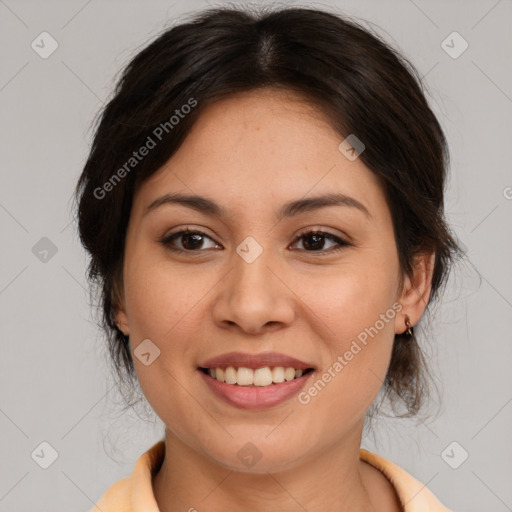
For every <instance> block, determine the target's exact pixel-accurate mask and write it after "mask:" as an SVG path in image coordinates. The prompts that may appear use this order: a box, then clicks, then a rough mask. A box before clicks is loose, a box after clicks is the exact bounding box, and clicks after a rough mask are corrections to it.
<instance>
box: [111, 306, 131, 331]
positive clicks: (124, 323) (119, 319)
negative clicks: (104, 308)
mask: <svg viewBox="0 0 512 512" xmlns="http://www.w3.org/2000/svg"><path fill="white" fill-rule="evenodd" d="M114 318H115V319H116V324H117V327H118V329H119V330H120V331H122V332H123V334H124V335H125V336H129V335H130V328H129V326H128V317H127V316H126V312H125V309H124V306H119V307H117V308H116V312H115V314H114Z"/></svg>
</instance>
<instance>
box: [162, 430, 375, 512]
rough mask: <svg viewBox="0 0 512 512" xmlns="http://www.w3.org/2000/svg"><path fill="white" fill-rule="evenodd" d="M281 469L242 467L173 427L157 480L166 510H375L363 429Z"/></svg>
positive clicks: (167, 440) (269, 511) (371, 511)
mask: <svg viewBox="0 0 512 512" xmlns="http://www.w3.org/2000/svg"><path fill="white" fill-rule="evenodd" d="M352 437H353V438H352V439H345V440H343V442H340V444H339V446H335V447H333V446H329V448H328V449H325V450H324V451H323V452H322V453H315V454H314V455H313V456H311V457H310V458H309V459H308V460H304V462H302V463H301V464H297V465H295V466H293V468H291V469H287V470H285V471H280V472H263V473H254V472H240V471H233V470H230V469H228V468H226V467H224V466H221V465H219V464H217V463H216V462H215V461H214V460H212V459H210V458H208V457H206V456H205V455H203V454H201V453H198V452H197V451H195V450H193V449H192V448H190V447H189V446H188V445H185V444H184V443H182V442H181V441H180V439H178V438H177V437H176V436H175V435H174V434H173V433H172V432H170V431H169V430H168V429H167V430H166V436H165V458H164V461H163V463H162V466H161V468H160V470H159V471H158V473H157V474H156V475H155V477H154V479H153V490H154V494H155V499H156V501H157V503H158V507H159V509H160V511H161V512H178V511H183V510H187V511H191V512H193V511H195V510H197V511H200V510H208V511H209V512H224V511H225V510H230V509H231V510H233V509H234V510H251V511H254V512H278V511H279V512H292V511H293V512H295V511H297V510H299V509H303V510H308V512H315V511H322V512H331V511H332V512H341V511H346V512H349V511H357V512H374V511H375V510H376V509H375V508H374V506H373V505H372V499H375V498H374V497H373V498H372V496H371V495H370V493H369V492H368V491H367V488H366V486H365V482H364V480H366V478H367V475H368V472H367V471H366V470H365V468H364V463H362V462H361V461H360V460H359V447H360V441H361V437H360V432H359V435H357V434H356V435H353V436H352Z"/></svg>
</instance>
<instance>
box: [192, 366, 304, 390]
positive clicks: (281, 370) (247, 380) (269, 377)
mask: <svg viewBox="0 0 512 512" xmlns="http://www.w3.org/2000/svg"><path fill="white" fill-rule="evenodd" d="M199 370H201V371H202V372H203V373H205V374H206V375H208V376H210V377H211V378H212V379H215V380H217V381H219V382H224V383H226V384H232V385H234V386H245V387H266V386H274V385H276V384H281V383H283V382H290V381H292V380H296V379H300V378H301V377H303V376H305V375H307V374H309V373H311V372H312V371H314V369H313V368H307V369H305V370H303V369H300V368H292V367H285V366H273V367H272V366H265V367H262V368H256V369H253V368H246V367H243V366H240V367H236V366H227V367H226V368H201V367H199Z"/></svg>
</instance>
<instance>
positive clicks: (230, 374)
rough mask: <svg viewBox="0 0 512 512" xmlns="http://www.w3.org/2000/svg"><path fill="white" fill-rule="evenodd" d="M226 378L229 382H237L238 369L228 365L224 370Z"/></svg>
mask: <svg viewBox="0 0 512 512" xmlns="http://www.w3.org/2000/svg"><path fill="white" fill-rule="evenodd" d="M224 380H225V381H226V382H227V383H228V384H236V370H235V369H234V368H233V367H232V366H228V367H227V368H226V371H225V372H224Z"/></svg>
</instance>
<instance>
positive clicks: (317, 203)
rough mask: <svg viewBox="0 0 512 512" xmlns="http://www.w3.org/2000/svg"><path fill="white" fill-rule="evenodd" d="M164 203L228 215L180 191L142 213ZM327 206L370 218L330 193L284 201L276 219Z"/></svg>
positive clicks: (349, 201)
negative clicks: (349, 210)
mask: <svg viewBox="0 0 512 512" xmlns="http://www.w3.org/2000/svg"><path fill="white" fill-rule="evenodd" d="M166 204H178V205H182V206H186V207H187V208H191V209H193V210H196V211H198V212H200V213H205V214H207V215H212V216H214V217H219V218H222V217H228V211H227V210H226V209H225V208H224V207H223V206H221V205H219V204H217V203H216V202H215V201H213V200H212V199H208V198H207V197H203V196H198V195H187V194H180V193H173V194H165V195H163V196H161V197H159V198H157V199H155V200H154V201H153V202H152V203H151V204H149V205H148V206H147V207H146V208H145V210H144V213H143V215H147V214H148V213H149V212H151V211H154V210H156V209H157V208H159V207H160V206H163V205H166ZM329 206H347V207H351V208H355V209H357V210H359V211H361V212H362V213H364V214H365V215H366V217H368V218H369V219H371V218H372V216H371V214H370V212H369V211H368V209H367V208H366V206H364V205H363V204H362V203H361V202H360V201H358V200H357V199H355V198H353V197H350V196H347V195H345V194H341V193H330V194H324V195H321V196H316V197H309V198H306V199H298V200H295V201H290V202H288V203H285V204H284V205H283V206H282V207H281V208H280V209H279V211H278V212H277V214H276V217H277V219H278V220H281V219H283V218H285V217H293V216H296V215H300V214H301V213H307V212H311V211H315V210H318V209H320V208H326V207H329Z"/></svg>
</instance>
